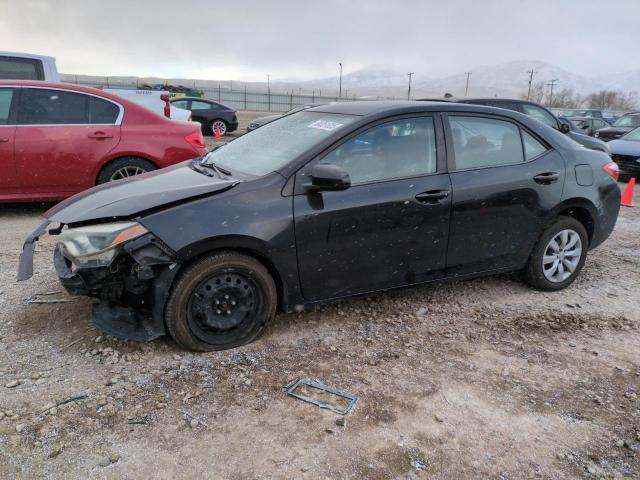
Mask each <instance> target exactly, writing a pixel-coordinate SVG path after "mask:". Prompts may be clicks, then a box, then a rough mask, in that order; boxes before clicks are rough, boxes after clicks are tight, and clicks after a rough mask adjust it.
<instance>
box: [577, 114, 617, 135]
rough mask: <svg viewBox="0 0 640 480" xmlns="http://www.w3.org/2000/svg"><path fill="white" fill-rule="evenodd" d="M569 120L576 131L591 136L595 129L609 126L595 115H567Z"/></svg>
mask: <svg viewBox="0 0 640 480" xmlns="http://www.w3.org/2000/svg"><path fill="white" fill-rule="evenodd" d="M569 121H570V122H571V123H573V125H575V127H576V129H577V131H578V132H581V133H584V134H585V135H589V136H590V137H592V136H593V135H594V134H595V133H596V131H597V130H600V129H601V128H606V127H608V126H609V124H608V123H607V122H605V121H604V120H603V119H602V118H597V117H569Z"/></svg>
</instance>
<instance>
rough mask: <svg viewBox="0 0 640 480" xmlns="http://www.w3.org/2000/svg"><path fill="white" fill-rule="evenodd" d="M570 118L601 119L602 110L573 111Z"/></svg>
mask: <svg viewBox="0 0 640 480" xmlns="http://www.w3.org/2000/svg"><path fill="white" fill-rule="evenodd" d="M571 116H572V117H592V118H603V116H604V115H603V114H602V110H597V109H594V108H591V109H586V110H573V113H572V115H571Z"/></svg>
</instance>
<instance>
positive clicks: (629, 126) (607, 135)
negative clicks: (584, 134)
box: [594, 113, 640, 142]
mask: <svg viewBox="0 0 640 480" xmlns="http://www.w3.org/2000/svg"><path fill="white" fill-rule="evenodd" d="M638 127H640V113H627V114H626V115H623V116H621V117H620V118H619V119H618V120H616V121H615V122H613V125H611V126H610V127H605V128H601V129H600V130H597V131H596V133H595V134H594V137H596V138H599V139H600V140H603V141H605V142H609V141H611V140H615V139H616V138H620V137H621V136H623V135H624V134H625V133H629V132H630V131H631V130H633V129H635V128H638Z"/></svg>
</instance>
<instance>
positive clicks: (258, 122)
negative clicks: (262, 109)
mask: <svg viewBox="0 0 640 480" xmlns="http://www.w3.org/2000/svg"><path fill="white" fill-rule="evenodd" d="M320 105H324V104H323V103H307V104H305V105H300V106H298V107H295V108H292V109H291V110H289V111H288V112H286V113H281V114H278V115H267V116H265V117H258V118H256V119H254V120H252V121H251V123H250V124H249V125H248V126H247V132H251V131H253V130H255V129H256V128H260V127H262V126H263V125H266V124H267V123H271V122H273V121H274V120H278V119H279V118H282V117H286V116H287V115H291V114H292V113H296V112H301V111H302V110H306V109H308V108H313V107H319V106H320Z"/></svg>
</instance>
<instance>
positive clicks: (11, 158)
mask: <svg viewBox="0 0 640 480" xmlns="http://www.w3.org/2000/svg"><path fill="white" fill-rule="evenodd" d="M206 151H207V149H206V148H205V144H204V140H203V138H202V134H201V132H200V124H198V123H196V122H179V121H173V120H169V119H167V118H165V117H162V116H160V115H158V114H156V113H154V112H152V111H151V110H148V109H146V108H144V107H142V106H140V105H137V104H135V103H132V102H130V101H128V100H125V99H124V98H120V97H118V96H115V95H112V94H110V93H107V92H103V91H102V90H99V89H95V88H89V87H81V86H76V85H67V84H63V83H49V82H36V81H2V82H0V201H3V202H19V201H44V200H54V201H57V200H62V199H64V198H66V197H69V196H71V195H73V194H75V193H78V192H80V191H82V190H85V189H87V188H89V187H93V186H94V185H97V184H100V183H105V182H108V181H111V180H117V179H120V178H125V177H128V176H132V175H137V174H139V173H144V172H147V171H150V170H155V169H156V168H162V167H166V166H169V165H173V164H175V163H179V162H181V161H184V160H188V159H191V158H195V157H198V156H201V155H204V154H205V153H206Z"/></svg>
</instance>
